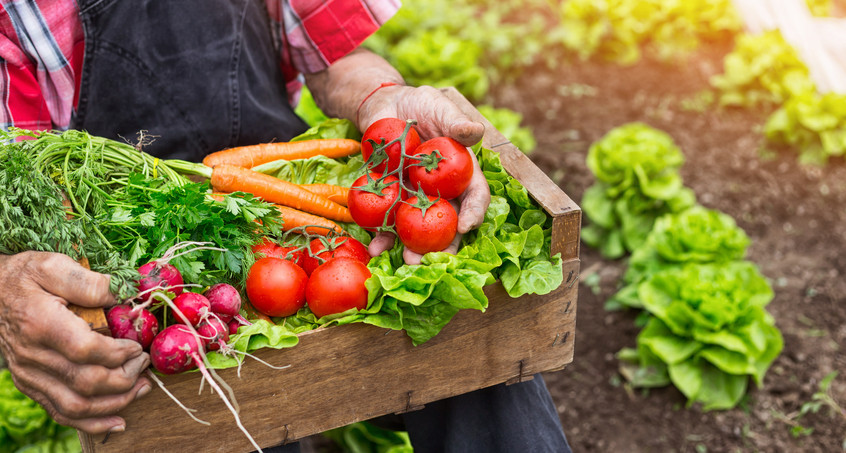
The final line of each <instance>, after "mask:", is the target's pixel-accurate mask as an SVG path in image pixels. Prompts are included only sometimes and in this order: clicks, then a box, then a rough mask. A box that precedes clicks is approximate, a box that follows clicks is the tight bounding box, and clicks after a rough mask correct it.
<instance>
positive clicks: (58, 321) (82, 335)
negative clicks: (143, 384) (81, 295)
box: [31, 296, 144, 368]
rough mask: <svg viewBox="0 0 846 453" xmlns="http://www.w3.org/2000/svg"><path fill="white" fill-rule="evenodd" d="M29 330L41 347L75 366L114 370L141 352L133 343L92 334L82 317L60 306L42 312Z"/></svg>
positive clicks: (137, 345)
mask: <svg viewBox="0 0 846 453" xmlns="http://www.w3.org/2000/svg"><path fill="white" fill-rule="evenodd" d="M45 297H49V296H45ZM44 305H47V304H44ZM32 329H33V330H35V332H31V335H32V338H40V339H41V341H40V342H41V344H42V346H44V347H45V348H47V349H53V350H55V351H56V352H58V353H59V354H61V355H63V356H65V357H66V358H67V359H68V360H70V361H71V362H73V363H77V364H92V365H102V366H105V367H107V368H117V367H119V366H122V365H123V364H124V363H126V362H127V361H129V360H130V359H132V358H135V357H138V356H140V355H141V354H142V353H143V352H144V350H143V349H142V348H141V345H140V344H138V343H137V342H135V341H132V340H126V339H115V338H111V337H107V336H105V335H100V334H99V333H97V332H94V331H92V330H91V329H90V328H89V327H88V324H87V323H86V322H85V321H83V320H82V318H79V317H78V316H76V315H74V314H73V313H72V312H71V311H70V310H68V309H67V308H65V307H62V306H56V307H55V308H53V309H48V310H44V313H43V314H42V317H41V319H40V320H39V322H38V323H37V324H36V325H34V326H33V327H32Z"/></svg>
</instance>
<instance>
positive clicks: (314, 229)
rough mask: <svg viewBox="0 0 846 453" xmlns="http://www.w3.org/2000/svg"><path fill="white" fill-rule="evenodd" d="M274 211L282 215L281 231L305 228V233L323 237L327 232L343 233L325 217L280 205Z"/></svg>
mask: <svg viewBox="0 0 846 453" xmlns="http://www.w3.org/2000/svg"><path fill="white" fill-rule="evenodd" d="M276 209H278V210H279V214H281V215H282V220H283V224H282V229H283V230H285V231H288V230H293V229H294V228H301V227H305V231H306V233H312V234H321V235H324V236H325V235H327V234H329V231H335V232H336V233H343V232H344V230H343V229H341V227H339V226H338V224H337V223H335V222H333V221H331V220H329V219H327V218H325V217H320V216H316V215H314V214H309V213H307V212H303V211H298V210H296V209H294V208H289V207H287V206H282V205H276Z"/></svg>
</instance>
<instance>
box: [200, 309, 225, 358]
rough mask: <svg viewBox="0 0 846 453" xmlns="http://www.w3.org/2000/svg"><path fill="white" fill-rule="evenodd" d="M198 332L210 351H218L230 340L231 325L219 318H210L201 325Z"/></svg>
mask: <svg viewBox="0 0 846 453" xmlns="http://www.w3.org/2000/svg"><path fill="white" fill-rule="evenodd" d="M197 333H198V334H199V335H200V338H201V339H202V340H203V342H204V343H205V344H206V347H207V348H208V350H209V351H217V350H218V349H220V348H221V347H223V346H226V342H227V341H229V326H228V325H226V324H225V323H224V322H223V321H221V320H219V319H217V318H212V317H210V318H208V319H206V320H205V321H203V322H202V323H200V325H199V326H197Z"/></svg>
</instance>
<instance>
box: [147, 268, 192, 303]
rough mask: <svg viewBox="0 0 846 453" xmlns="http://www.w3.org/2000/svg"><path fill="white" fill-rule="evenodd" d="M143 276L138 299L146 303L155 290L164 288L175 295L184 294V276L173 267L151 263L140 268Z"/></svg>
mask: <svg viewBox="0 0 846 453" xmlns="http://www.w3.org/2000/svg"><path fill="white" fill-rule="evenodd" d="M138 272H139V273H140V274H141V275H142V278H141V280H139V281H138V292H139V295H138V299H139V300H140V301H141V302H146V301H147V299H149V298H150V294H151V293H152V292H153V290H154V288H162V289H164V290H167V291H170V292H172V293H173V294H175V295H177V296H178V295H180V294H182V285H183V283H184V282H183V280H182V274H180V273H179V271H178V270H177V269H176V268H175V267H174V266H173V265H172V264H167V263H163V262H159V261H150V262H149V263H147V264H145V265H143V266H141V267H139V268H138Z"/></svg>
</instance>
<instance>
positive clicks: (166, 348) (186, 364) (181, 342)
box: [150, 324, 203, 374]
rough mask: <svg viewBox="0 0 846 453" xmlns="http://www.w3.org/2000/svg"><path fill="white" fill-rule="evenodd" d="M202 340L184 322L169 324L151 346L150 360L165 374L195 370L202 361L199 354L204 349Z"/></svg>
mask: <svg viewBox="0 0 846 453" xmlns="http://www.w3.org/2000/svg"><path fill="white" fill-rule="evenodd" d="M200 343H201V340H200V339H199V338H197V337H195V336H194V333H193V332H191V329H190V328H189V327H188V326H185V325H183V324H173V325H170V326H168V327H167V328H166V329H165V330H162V331H161V333H159V334H158V335H156V338H155V339H154V340H153V344H152V345H151V346H150V361H151V362H152V363H153V367H154V368H155V369H157V370H159V371H160V372H162V373H164V374H176V373H181V372H183V371H188V370H193V369H194V368H196V367H197V363H198V362H200V363H202V359H200V357H199V356H198V354H199V353H200V351H202V350H203V347H202V344H200Z"/></svg>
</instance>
